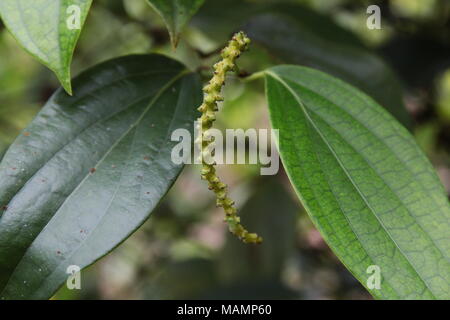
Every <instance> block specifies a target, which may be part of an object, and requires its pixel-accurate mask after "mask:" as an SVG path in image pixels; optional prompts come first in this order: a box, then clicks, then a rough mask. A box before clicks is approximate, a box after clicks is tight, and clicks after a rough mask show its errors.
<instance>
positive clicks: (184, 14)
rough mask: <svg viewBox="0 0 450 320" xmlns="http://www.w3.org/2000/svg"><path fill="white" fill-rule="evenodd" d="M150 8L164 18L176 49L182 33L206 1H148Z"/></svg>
mask: <svg viewBox="0 0 450 320" xmlns="http://www.w3.org/2000/svg"><path fill="white" fill-rule="evenodd" d="M147 1H148V3H149V4H150V6H152V7H153V9H155V11H156V12H158V14H159V15H160V16H161V17H162V18H163V20H164V22H165V24H166V26H167V29H168V30H169V34H170V39H171V41H172V45H173V47H174V48H175V47H176V46H177V44H178V41H179V39H180V32H181V31H182V30H183V28H184V26H185V25H186V24H187V23H188V22H189V20H190V19H191V18H192V16H193V15H194V14H195V13H196V12H197V11H198V9H199V8H200V7H201V6H202V4H203V2H205V0H147Z"/></svg>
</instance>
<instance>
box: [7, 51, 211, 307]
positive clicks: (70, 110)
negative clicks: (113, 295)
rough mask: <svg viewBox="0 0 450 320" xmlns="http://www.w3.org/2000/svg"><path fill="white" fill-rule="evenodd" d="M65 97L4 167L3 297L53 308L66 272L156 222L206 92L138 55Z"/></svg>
mask: <svg viewBox="0 0 450 320" xmlns="http://www.w3.org/2000/svg"><path fill="white" fill-rule="evenodd" d="M74 88H75V89H76V91H75V95H74V96H73V97H70V96H68V95H66V94H65V93H64V92H63V91H62V90H59V91H57V92H56V93H55V95H54V96H53V97H52V98H51V99H50V100H49V101H48V102H47V104H46V105H45V106H44V108H43V109H42V111H41V112H40V113H39V114H38V116H37V117H36V118H35V119H34V120H33V122H32V123H31V124H30V125H29V127H28V128H27V129H25V131H24V133H23V134H22V135H21V136H20V137H18V138H17V140H16V141H15V142H14V144H13V145H12V146H11V148H10V149H9V150H8V152H7V153H6V155H5V157H4V158H3V161H2V162H1V164H0V206H5V207H4V208H6V210H5V211H3V214H2V215H1V216H0V292H1V293H0V297H1V298H3V299H10V298H20V299H44V298H49V297H50V296H51V295H52V294H53V293H54V292H55V291H56V290H57V289H58V287H59V286H60V285H61V284H62V283H63V282H64V281H65V279H66V277H67V274H66V268H67V267H68V266H69V265H78V266H79V267H81V268H83V267H85V266H88V265H90V264H92V263H93V262H95V261H96V260H97V259H99V258H100V257H102V256H104V255H105V254H107V253H108V252H109V251H110V250H112V249H113V248H114V247H115V246H117V245H118V244H119V243H120V242H122V241H123V240H124V239H126V238H127V237H128V236H129V235H130V234H131V233H132V232H133V231H134V230H135V229H136V228H138V227H139V226H140V225H141V224H142V223H143V222H144V221H145V220H146V219H147V218H148V216H149V214H150V213H151V212H152V210H153V209H154V208H155V206H156V205H157V204H158V202H159V201H160V199H161V198H162V197H163V196H164V195H165V193H166V192H167V190H168V189H169V188H170V186H171V185H172V183H173V182H174V180H175V179H176V177H177V175H178V174H179V173H180V171H181V169H182V166H181V165H176V164H174V163H173V162H172V161H171V149H172V147H173V146H174V144H176V143H177V142H171V133H172V131H173V130H175V129H177V128H186V129H192V127H193V122H194V120H195V118H196V116H198V114H197V113H198V112H197V111H196V107H197V106H198V105H199V104H200V103H201V96H202V94H201V83H200V81H199V78H198V76H196V75H193V74H189V73H188V72H187V70H186V69H185V67H184V66H182V65H181V64H180V63H178V62H176V61H174V60H172V59H169V58H166V57H164V56H160V55H133V56H126V57H123V58H117V59H114V60H111V61H108V62H105V63H103V64H100V65H98V66H96V67H94V68H92V69H90V70H88V71H86V72H85V73H83V74H82V75H80V76H79V77H77V78H76V79H75V80H74Z"/></svg>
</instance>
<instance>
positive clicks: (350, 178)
mask: <svg viewBox="0 0 450 320" xmlns="http://www.w3.org/2000/svg"><path fill="white" fill-rule="evenodd" d="M266 74H268V75H269V76H271V77H273V78H274V79H275V80H277V81H279V82H280V83H281V84H282V85H283V86H284V87H285V88H286V89H287V90H288V92H289V93H290V94H291V95H292V96H293V97H294V99H295V100H296V101H297V103H298V104H299V106H300V107H301V109H302V111H303V113H304V114H305V116H306V119H308V121H309V122H310V123H311V125H312V126H313V127H314V129H315V130H316V131H317V133H318V134H319V136H320V138H321V139H322V140H323V141H324V143H325V145H326V146H327V148H328V149H329V150H330V152H331V153H332V154H333V156H334V157H335V159H336V161H337V162H338V164H339V166H340V167H341V169H342V170H343V171H344V173H345V175H346V176H347V178H348V180H349V181H350V182H351V183H352V185H353V187H354V189H355V190H356V191H357V192H358V194H359V195H360V197H361V198H362V199H363V201H364V203H365V204H366V206H367V208H368V209H369V210H370V212H371V213H372V214H373V216H374V217H375V218H376V219H377V221H378V223H379V224H380V226H381V227H382V228H383V230H384V232H385V233H386V234H387V235H388V236H389V238H390V239H391V240H392V242H393V243H394V244H395V246H396V247H397V249H398V250H399V251H400V253H401V254H402V255H403V257H404V258H405V260H406V261H407V262H408V263H409V264H410V266H411V267H412V269H413V270H414V272H415V273H416V274H417V276H418V278H419V279H420V280H421V281H422V283H423V284H424V285H425V286H426V287H427V288H428V290H429V291H430V293H431V294H432V295H433V297H434V298H436V296H435V295H434V293H433V291H432V290H431V289H430V287H429V286H428V283H427V282H425V280H424V279H423V278H422V277H421V275H420V274H419V272H418V271H417V270H416V268H415V266H414V265H413V264H412V263H411V261H410V260H409V257H408V256H407V255H405V254H404V253H403V251H402V249H401V248H400V247H399V245H398V244H397V242H396V241H395V240H394V238H393V237H392V235H391V234H390V232H389V231H388V230H387V228H386V227H385V225H384V223H383V222H382V221H381V220H380V219H379V218H378V216H377V215H376V214H375V211H374V210H373V208H372V207H371V206H370V204H369V203H368V202H367V199H366V198H365V196H364V195H363V194H362V193H361V191H360V190H359V188H358V186H357V185H356V183H355V182H354V181H353V178H352V177H351V176H350V174H349V173H348V172H347V169H346V168H345V167H344V165H343V164H342V162H341V160H340V159H339V157H338V156H337V154H336V152H335V151H334V149H333V148H332V147H331V146H330V144H329V143H328V142H327V140H326V139H325V137H324V136H323V134H322V132H321V131H320V129H319V128H318V127H317V126H316V124H315V123H314V121H313V120H312V118H311V116H310V115H309V113H308V111H307V110H306V108H305V106H304V105H303V103H302V102H301V100H300V97H299V96H298V95H297V93H296V92H295V91H293V90H292V88H291V87H290V86H289V85H288V84H287V83H286V82H285V81H284V80H283V79H282V78H281V77H279V76H278V75H277V74H275V73H273V72H270V71H266ZM331 191H332V190H331ZM334 197H335V198H336V196H334ZM336 201H337V202H339V200H338V199H337V198H336ZM344 216H345V214H344ZM354 233H355V232H354ZM355 236H357V235H356V233H355ZM361 245H363V243H361ZM363 247H364V246H363ZM364 250H365V251H366V254H367V255H368V256H370V254H369V253H368V252H367V250H366V249H365V248H364Z"/></svg>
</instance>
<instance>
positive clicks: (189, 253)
mask: <svg viewBox="0 0 450 320" xmlns="http://www.w3.org/2000/svg"><path fill="white" fill-rule="evenodd" d="M281 2H290V3H294V4H299V5H302V6H304V7H309V9H311V10H313V11H315V12H317V13H320V14H322V15H324V17H325V18H326V19H327V20H329V21H330V22H332V23H336V24H337V25H340V26H341V27H343V28H344V29H347V30H349V31H350V32H352V33H353V34H354V35H356V37H357V38H358V41H360V42H361V45H362V46H364V47H365V48H366V49H367V50H370V51H372V52H374V53H377V54H378V55H379V56H381V57H383V58H384V60H385V61H386V62H387V63H388V64H389V65H390V66H391V67H392V69H393V70H394V72H395V73H396V74H397V76H398V77H399V78H400V80H401V81H402V83H403V100H404V103H405V106H406V109H407V112H408V114H409V116H410V117H411V119H412V120H411V122H412V126H411V131H412V133H413V134H414V135H415V137H416V139H417V141H418V143H419V145H420V146H421V147H422V148H423V150H424V151H425V152H426V154H427V155H428V157H429V158H430V160H431V161H432V163H433V165H434V166H435V168H436V169H437V171H438V173H439V175H440V177H441V179H442V181H443V183H444V185H445V187H446V188H447V190H450V1H446V0H391V1H356V0H303V1H301V0H297V1H280V0H273V1H263V0H259V1H258V0H253V1H250V0H248V1H243V0H239V1H236V0H206V4H205V6H204V7H203V8H202V9H201V10H200V12H199V13H198V14H197V15H196V16H195V17H194V19H193V21H192V22H191V23H190V25H189V26H188V27H187V28H186V30H185V31H184V33H183V40H182V41H181V43H180V45H179V47H178V49H177V51H173V50H172V48H171V46H170V42H169V38H168V34H167V32H166V30H165V28H164V25H163V22H162V20H161V18H160V17H159V16H157V15H156V14H155V13H154V12H153V11H152V9H151V8H150V7H149V6H148V5H147V4H146V3H145V1H142V0H103V1H102V0H95V1H94V5H93V8H92V10H91V12H90V14H89V17H88V20H87V22H86V25H85V29H84V30H83V32H82V36H81V38H80V41H79V43H78V46H77V50H76V53H75V57H74V62H73V67H72V70H73V74H74V75H76V74H78V73H79V72H80V71H82V70H84V69H86V68H88V67H90V66H92V65H94V64H97V63H99V62H101V61H103V60H106V59H109V58H112V57H116V56H120V55H125V54H130V53H146V52H150V51H156V52H160V53H163V54H166V55H170V56H173V57H175V58H177V59H179V60H181V61H183V62H184V63H185V64H187V65H188V66H189V67H190V68H192V69H199V70H202V72H204V73H205V76H206V75H207V74H208V72H209V70H210V67H211V65H212V63H213V62H214V61H216V60H217V58H218V57H217V55H214V54H209V53H215V52H216V50H217V48H221V47H222V46H223V45H224V44H225V41H226V39H228V38H229V36H230V35H231V34H232V33H233V32H234V31H236V28H238V27H239V25H240V24H241V22H245V21H246V19H247V18H248V17H250V16H251V15H252V14H253V13H254V12H255V11H257V10H258V6H260V5H264V4H266V3H272V4H276V5H278V4H280V3H281ZM369 4H377V5H379V6H380V7H381V10H382V30H369V29H368V28H367V27H366V19H367V16H368V15H367V14H366V8H367V6H368V5H369ZM224 8H225V9H224ZM227 8H228V10H227ZM321 28H322V31H323V32H325V34H330V35H331V36H332V34H333V32H334V31H333V29H332V28H330V27H329V26H328V25H327V27H325V25H322V24H321V25H317V29H321ZM327 28H329V29H327ZM299 49H300V50H301V48H299ZM279 62H280V61H279V60H278V59H277V58H276V57H274V56H272V55H271V54H269V53H268V52H267V51H266V50H264V49H262V48H261V47H259V46H258V45H256V44H255V45H252V47H251V50H250V52H249V53H248V54H246V55H244V56H243V57H242V58H241V60H240V62H239V65H240V66H241V70H245V71H246V72H250V73H251V72H257V71H260V70H262V69H264V68H265V67H268V66H271V65H274V64H278V63H279ZM57 86H58V83H57V81H56V79H55V77H54V76H53V75H52V73H51V72H50V71H49V70H47V69H45V68H44V67H42V66H41V65H40V64H39V63H37V62H36V61H35V60H34V59H33V58H32V57H31V56H29V55H28V54H27V53H25V52H24V51H23V50H22V49H21V48H20V47H19V46H18V44H17V43H16V42H15V41H14V39H13V38H12V37H11V35H10V34H9V33H8V32H7V31H6V30H5V29H4V27H3V25H2V24H1V22H0V157H1V156H2V155H3V154H4V152H5V151H6V149H7V148H8V145H9V144H11V143H12V141H13V140H14V138H15V137H16V136H17V135H18V134H19V133H20V132H21V130H23V128H24V127H25V126H26V125H27V124H28V123H29V121H30V120H31V119H32V118H33V117H34V115H35V114H36V113H37V112H39V109H40V108H41V107H42V105H43V104H44V103H45V101H46V100H47V99H48V98H49V96H50V95H51V94H52V93H53V92H54V90H55V89H56V88H57ZM225 96H226V100H227V101H226V102H225V104H224V106H223V111H222V112H221V114H220V116H219V122H218V126H219V127H221V128H222V129H224V128H244V129H245V128H270V125H269V122H268V115H267V108H266V106H265V101H264V86H263V83H262V82H258V81H257V82H252V83H247V84H245V83H243V82H241V81H239V79H237V78H236V77H233V76H232V77H230V80H229V81H227V87H226V90H225ZM219 174H221V176H222V177H223V178H224V180H225V181H226V182H227V183H228V184H229V185H230V190H231V192H232V196H233V197H234V199H236V200H237V205H238V207H239V208H240V214H241V215H242V217H243V218H242V220H243V222H244V225H246V226H248V228H249V229H250V230H252V231H255V232H258V233H260V234H261V235H262V236H263V237H264V243H263V244H262V245H260V246H249V245H244V244H242V243H240V242H239V241H238V240H236V239H235V238H233V237H231V236H229V235H228V233H227V231H226V226H225V225H224V223H223V222H222V219H223V213H222V212H221V210H220V209H218V208H216V207H215V205H214V203H215V201H214V197H213V194H211V193H210V192H209V191H208V190H207V188H206V185H205V183H204V182H203V181H201V180H200V177H199V168H198V167H196V166H187V167H186V169H185V170H184V172H183V173H182V175H181V176H180V178H179V180H178V181H177V183H176V184H175V186H174V188H173V189H172V190H171V191H170V193H169V194H168V196H167V197H166V198H165V200H164V201H163V202H162V203H161V205H160V206H159V208H158V209H157V210H156V211H155V212H154V213H153V214H152V217H151V219H149V221H148V222H147V223H146V224H145V225H144V226H143V227H142V228H141V229H140V230H139V231H138V232H136V233H135V234H134V235H133V236H132V237H131V238H129V239H128V240H127V241H126V242H125V243H123V244H122V245H121V246H120V247H119V248H117V249H116V250H115V251H114V252H112V253H111V254H110V255H108V256H107V257H105V258H104V259H102V260H100V261H99V262H98V263H96V264H95V265H93V266H91V267H90V268H88V269H87V270H84V271H83V272H82V290H72V291H70V290H67V289H61V290H60V291H59V292H58V293H57V294H56V296H55V299H195V298H204V299H215V298H222V299H370V298H371V297H370V296H369V294H368V293H367V292H366V291H365V290H364V289H363V287H362V286H361V285H360V284H359V283H358V282H357V281H356V280H355V279H354V278H353V276H352V275H351V274H350V273H349V272H348V271H347V270H346V269H345V267H343V265H342V264H341V263H340V262H339V260H338V259H337V258H336V257H335V256H334V255H333V253H332V252H331V251H330V249H329V248H328V246H327V245H326V244H325V243H324V241H323V240H322V238H321V236H320V234H319V233H318V232H317V230H316V229H315V228H314V226H313V225H312V224H311V222H310V220H309V218H308V217H307V214H306V213H305V212H304V210H303V209H302V207H301V205H300V203H299V201H298V200H297V197H296V196H295V195H294V193H293V191H292V188H291V187H290V185H289V182H288V180H287V177H286V175H285V173H284V171H283V169H282V168H281V169H280V172H279V173H278V174H277V175H276V176H266V177H262V176H260V175H259V168H258V166H255V165H227V166H221V167H220V168H219Z"/></svg>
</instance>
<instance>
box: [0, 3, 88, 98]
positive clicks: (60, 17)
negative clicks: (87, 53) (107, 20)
mask: <svg viewBox="0 0 450 320" xmlns="http://www.w3.org/2000/svg"><path fill="white" fill-rule="evenodd" d="M91 3H92V0H32V1H30V0H2V1H0V16H1V18H2V19H3V22H4V23H5V25H6V27H7V28H8V29H9V31H10V32H11V33H12V35H13V36H14V37H15V38H16V39H17V41H18V42H19V43H20V44H21V45H22V46H23V47H24V48H25V50H27V51H28V52H30V53H31V54H32V55H33V56H34V57H36V58H37V59H38V60H39V61H40V62H41V63H43V64H44V65H45V66H47V67H48V68H50V69H51V70H52V71H53V72H54V73H55V74H56V76H57V77H58V79H59V81H60V82H61V84H62V86H63V87H64V89H65V90H66V91H67V92H68V93H69V94H72V86H71V82H70V64H71V61H72V55H73V52H74V50H75V45H76V43H77V40H78V37H79V36H80V32H81V28H82V27H83V24H84V21H85V20H86V16H87V14H88V11H89V8H90V6H91Z"/></svg>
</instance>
